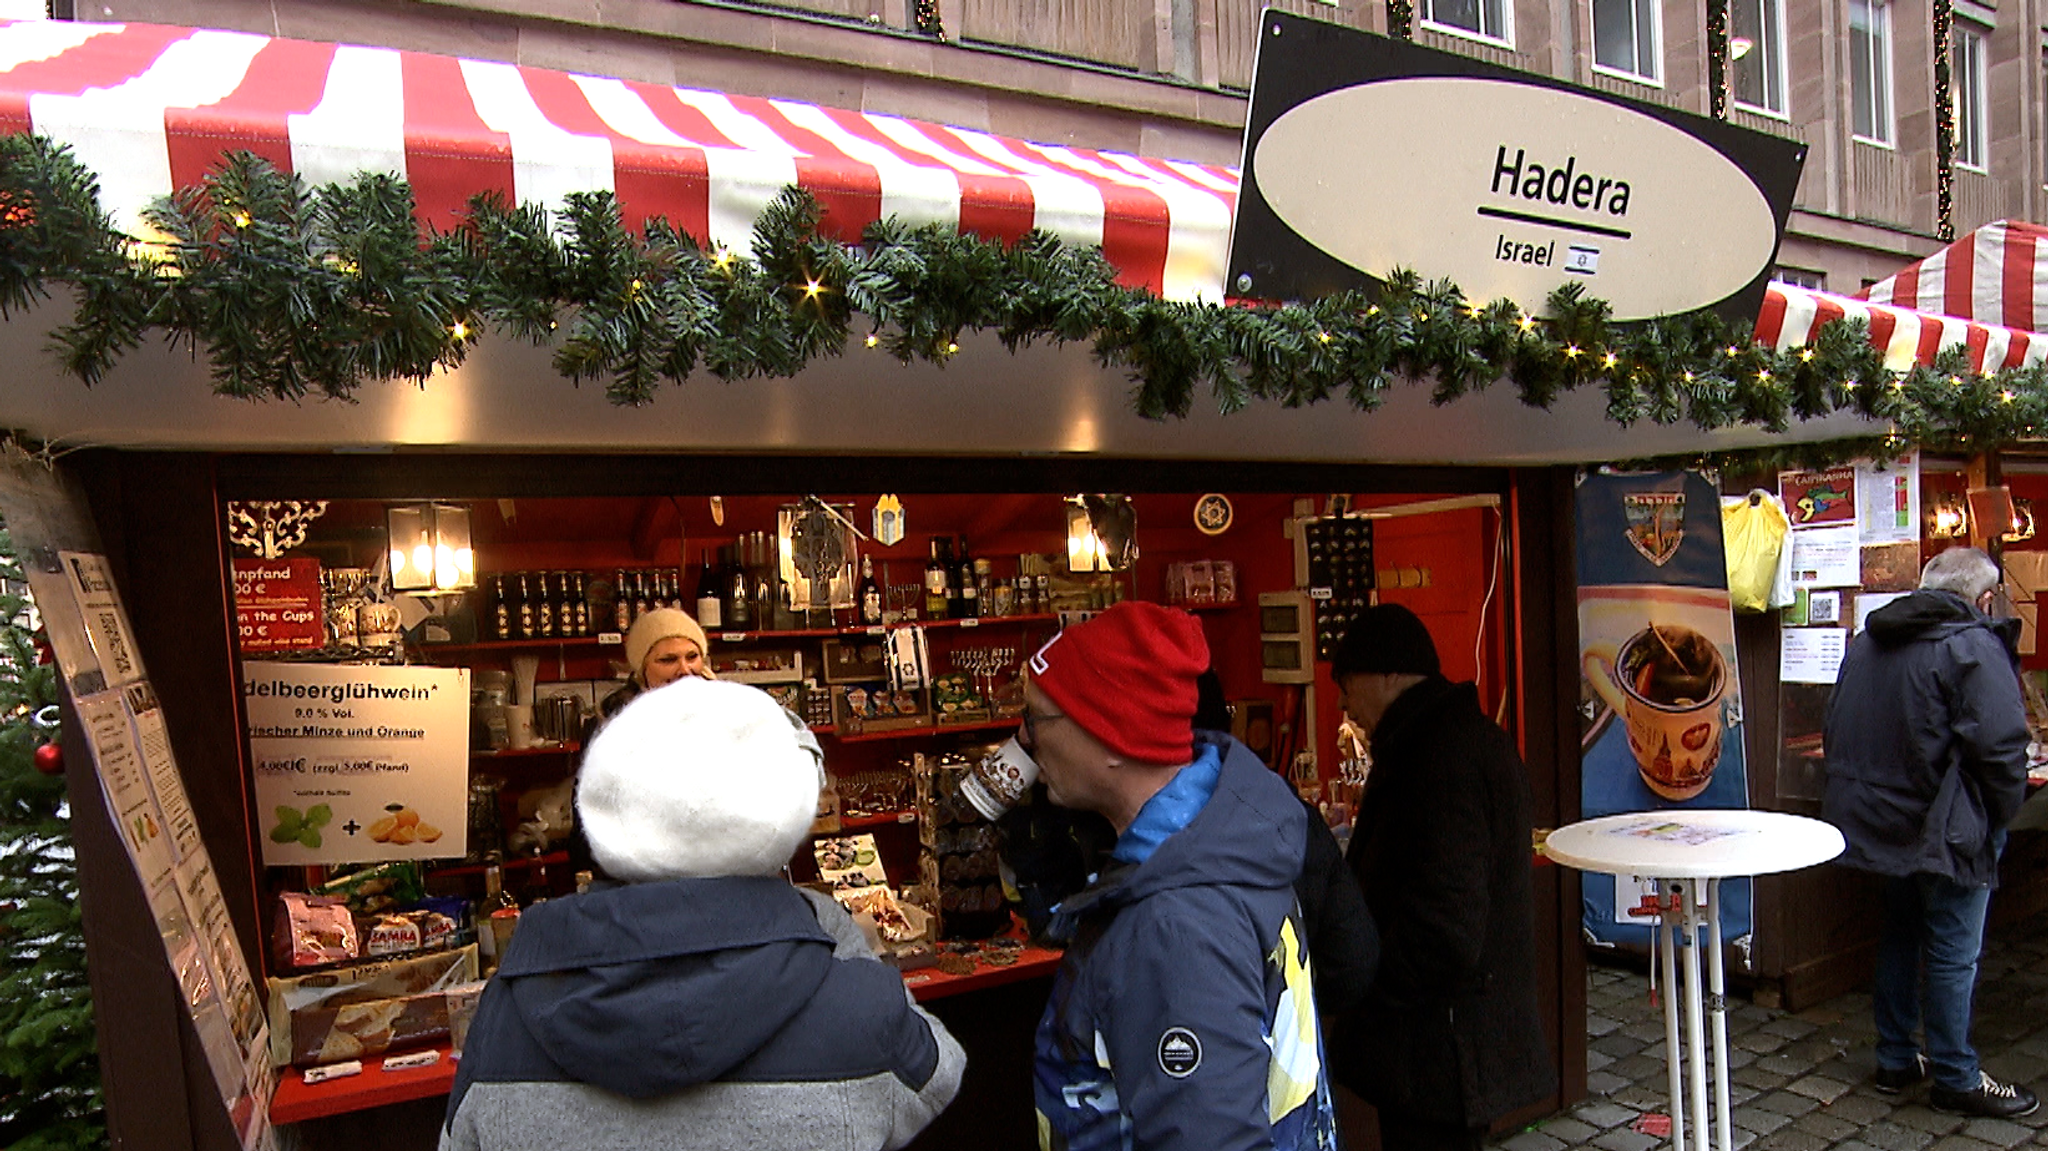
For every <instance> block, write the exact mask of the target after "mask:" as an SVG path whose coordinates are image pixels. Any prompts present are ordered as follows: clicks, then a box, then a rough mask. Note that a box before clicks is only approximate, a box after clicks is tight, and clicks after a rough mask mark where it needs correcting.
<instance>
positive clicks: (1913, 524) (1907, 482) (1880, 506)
mask: <svg viewBox="0 0 2048 1151" xmlns="http://www.w3.org/2000/svg"><path fill="white" fill-rule="evenodd" d="M1919 476H1920V454H1919V453H1918V452H1913V453H1909V454H1907V455H1904V456H1901V457H1899V458H1898V459H1896V460H1887V461H1885V462H1884V463H1881V464H1876V463H1870V462H1868V461H1866V462H1864V463H1860V464H1857V465H1856V530H1857V531H1858V533H1860V537H1859V538H1861V540H1862V542H1864V543H1866V544H1898V543H1917V542H1919V539H1920V480H1919Z"/></svg>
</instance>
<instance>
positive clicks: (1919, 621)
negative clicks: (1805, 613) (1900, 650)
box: [1866, 588, 1996, 647]
mask: <svg viewBox="0 0 2048 1151" xmlns="http://www.w3.org/2000/svg"><path fill="white" fill-rule="evenodd" d="M1990 622H1991V621H1990V619H1989V617H1987V616H1985V615H1984V613H1982V612H1980V611H1978V610H1977V609H1976V608H1974V607H1972V606H1970V604H1969V603H1967V602H1965V601H1964V599H1963V597H1962V596H1959V595H1957V594H1956V593H1954V592H1952V591H1930V590H1927V589H1925V588H1923V589H1921V590H1920V591H1916V592H1914V593H1912V594H1911V595H1908V596H1905V597H1904V598H1902V599H1897V600H1893V601H1892V602H1891V603H1888V604H1886V605H1884V606H1883V607H1881V608H1879V609H1877V610H1876V611H1874V612H1871V613H1870V621H1869V623H1868V624H1867V625H1866V626H1867V627H1868V628H1869V631H1870V638H1871V639H1873V640H1876V641H1877V642H1878V643H1880V644H1883V645H1884V646H1886V647H1898V646H1899V645H1901V644H1907V643H1912V642H1914V641H1916V640H1923V639H1939V638H1941V637H1943V636H1948V635H1953V634H1954V633H1955V632H1957V631H1959V630H1961V629H1963V628H1966V627H1978V626H1988V625H1989V624H1990ZM1994 630H1996V629H1994Z"/></svg>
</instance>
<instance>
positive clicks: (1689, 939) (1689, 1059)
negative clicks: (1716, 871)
mask: <svg viewBox="0 0 2048 1151" xmlns="http://www.w3.org/2000/svg"><path fill="white" fill-rule="evenodd" d="M1698 885H1699V881H1698V880H1696V879H1685V880H1680V881H1679V882H1678V884H1677V886H1678V892H1679V897H1680V898H1682V899H1684V900H1685V944H1686V946H1685V1030H1686V1036H1685V1056H1686V1063H1687V1065H1688V1070H1689V1071H1690V1072H1691V1079H1692V1127H1693V1140H1694V1141H1695V1142H1696V1143H1697V1144H1698V1145H1699V1146H1700V1147H1701V1148H1703V1149H1704V1148H1705V1147H1706V1145H1707V1131H1708V1127H1707V1044H1706V1039H1707V1032H1706V1024H1705V1021H1704V1020H1702V1019H1701V1018H1700V1016H1701V1012H1702V1007H1703V1004H1702V1000H1703V999H1705V995H1704V994H1703V991H1704V988H1702V987H1701V985H1700V909H1699V903H1698V902H1697V896H1698V890H1699V887H1698Z"/></svg>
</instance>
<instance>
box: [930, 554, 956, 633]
mask: <svg viewBox="0 0 2048 1151" xmlns="http://www.w3.org/2000/svg"><path fill="white" fill-rule="evenodd" d="M952 553H953V542H952V541H951V540H949V539H947V538H946V537H945V536H933V537H932V558H931V562H929V563H927V564H925V565H924V618H926V619H945V618H946V617H947V616H948V615H951V614H952V611H951V603H950V602H949V601H950V599H951V597H950V596H948V595H947V593H946V585H948V584H950V583H952V582H953V581H952V575H951V571H950V569H951V568H952V566H953V564H952V562H951V561H952Z"/></svg>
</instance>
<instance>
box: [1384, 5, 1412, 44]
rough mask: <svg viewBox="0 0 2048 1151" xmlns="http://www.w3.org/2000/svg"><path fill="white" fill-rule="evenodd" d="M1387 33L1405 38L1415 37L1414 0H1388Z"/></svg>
mask: <svg viewBox="0 0 2048 1151" xmlns="http://www.w3.org/2000/svg"><path fill="white" fill-rule="evenodd" d="M1387 34H1388V35H1390V36H1398V37H1400V38H1401V39H1403V40H1413V39H1415V4H1414V2H1413V0H1387Z"/></svg>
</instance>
